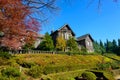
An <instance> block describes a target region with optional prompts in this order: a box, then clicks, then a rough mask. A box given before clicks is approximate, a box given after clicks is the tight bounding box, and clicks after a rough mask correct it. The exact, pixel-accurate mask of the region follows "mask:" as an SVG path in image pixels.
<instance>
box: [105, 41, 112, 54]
mask: <svg viewBox="0 0 120 80" xmlns="http://www.w3.org/2000/svg"><path fill="white" fill-rule="evenodd" d="M112 47H113V43H112V42H111V41H108V39H107V41H106V52H108V53H111V52H112Z"/></svg>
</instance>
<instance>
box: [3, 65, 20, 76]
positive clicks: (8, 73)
mask: <svg viewBox="0 0 120 80" xmlns="http://www.w3.org/2000/svg"><path fill="white" fill-rule="evenodd" d="M1 74H2V76H5V77H8V78H9V77H20V76H21V73H20V72H19V69H17V68H14V67H8V68H6V69H3V70H1Z"/></svg>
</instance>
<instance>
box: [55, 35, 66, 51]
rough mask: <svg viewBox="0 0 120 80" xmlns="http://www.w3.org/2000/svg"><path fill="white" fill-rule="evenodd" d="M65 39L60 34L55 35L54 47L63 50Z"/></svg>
mask: <svg viewBox="0 0 120 80" xmlns="http://www.w3.org/2000/svg"><path fill="white" fill-rule="evenodd" d="M65 48H66V41H65V39H64V38H63V37H62V36H59V37H57V40H56V49H57V50H60V51H65Z"/></svg>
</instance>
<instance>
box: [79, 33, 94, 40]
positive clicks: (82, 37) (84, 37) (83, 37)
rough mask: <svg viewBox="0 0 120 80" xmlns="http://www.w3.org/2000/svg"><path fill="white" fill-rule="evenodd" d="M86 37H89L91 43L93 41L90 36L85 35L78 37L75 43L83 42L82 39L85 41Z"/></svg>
mask: <svg viewBox="0 0 120 80" xmlns="http://www.w3.org/2000/svg"><path fill="white" fill-rule="evenodd" d="M87 37H90V39H91V40H92V41H94V40H93V38H92V37H91V35H90V34H85V35H83V36H80V37H78V38H77V41H80V40H84V39H86V38H87Z"/></svg>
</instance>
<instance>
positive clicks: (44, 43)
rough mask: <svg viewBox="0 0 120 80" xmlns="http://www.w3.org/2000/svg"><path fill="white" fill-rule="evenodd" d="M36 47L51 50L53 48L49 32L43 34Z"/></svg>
mask: <svg viewBox="0 0 120 80" xmlns="http://www.w3.org/2000/svg"><path fill="white" fill-rule="evenodd" d="M38 49H40V50H47V51H51V50H53V49H54V45H53V40H52V38H51V36H50V35H49V33H46V34H45V37H44V40H43V41H42V42H41V43H40V45H39V47H38Z"/></svg>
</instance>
